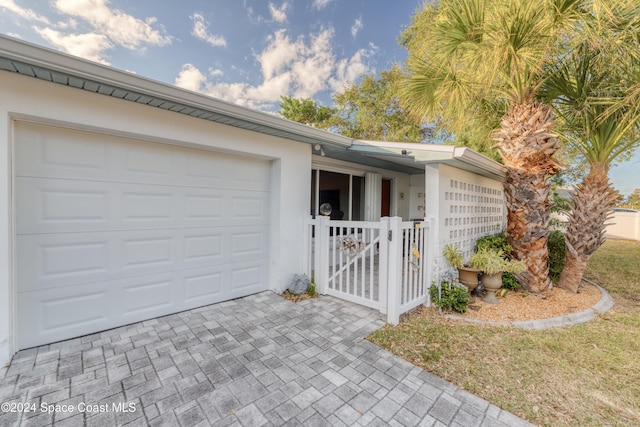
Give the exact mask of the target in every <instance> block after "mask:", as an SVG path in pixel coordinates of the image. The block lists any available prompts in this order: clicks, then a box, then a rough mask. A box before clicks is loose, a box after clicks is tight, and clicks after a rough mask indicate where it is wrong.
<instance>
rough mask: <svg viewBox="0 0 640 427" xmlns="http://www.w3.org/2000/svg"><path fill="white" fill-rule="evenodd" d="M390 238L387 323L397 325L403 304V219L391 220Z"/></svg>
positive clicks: (395, 218) (395, 217) (393, 218)
mask: <svg viewBox="0 0 640 427" xmlns="http://www.w3.org/2000/svg"><path fill="white" fill-rule="evenodd" d="M389 236H390V237H391V239H390V241H389V256H388V258H387V259H388V260H389V263H388V264H389V267H388V268H389V272H388V275H387V277H388V280H387V288H388V297H387V322H388V323H391V324H393V325H397V324H398V323H399V322H400V304H401V303H402V218H400V217H397V216H394V217H392V218H389Z"/></svg>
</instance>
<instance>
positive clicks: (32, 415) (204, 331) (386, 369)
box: [0, 292, 529, 427]
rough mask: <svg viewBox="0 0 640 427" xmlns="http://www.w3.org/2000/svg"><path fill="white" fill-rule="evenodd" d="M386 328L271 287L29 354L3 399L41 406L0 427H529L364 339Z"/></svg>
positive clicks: (324, 301) (361, 310) (17, 362)
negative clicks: (282, 294)
mask: <svg viewBox="0 0 640 427" xmlns="http://www.w3.org/2000/svg"><path fill="white" fill-rule="evenodd" d="M382 324H383V320H382V316H381V315H380V314H379V313H377V312H376V311H374V310H370V309H368V308H365V307H360V306H357V305H354V304H351V303H348V302H345V301H342V300H339V299H336V298H331V297H324V296H323V297H320V298H319V299H316V300H307V301H303V302H300V303H297V304H294V303H291V302H289V301H286V300H284V299H282V298H281V297H280V296H278V295H276V294H274V293H272V292H263V293H260V294H257V295H253V296H250V297H246V298H242V299H238V300H234V301H229V302H225V303H221V304H214V305H210V306H207V307H202V308H199V309H195V310H191V311H187V312H183V313H178V314H174V315H171V316H166V317H161V318H157V319H153V320H149V321H146V322H141V323H136V324H133V325H129V326H125V327H121V328H117V329H113V330H109V331H106V332H102V333H98V334H93V335H89V336H85V337H82V338H76V339H73V340H69V341H64V342H60V343H55V344H51V345H47V346H42V347H38V348H34V349H29V350H23V351H21V352H19V353H18V354H17V355H16V356H15V357H14V359H13V362H12V364H11V365H10V367H9V369H8V370H7V371H6V374H5V376H4V378H2V379H0V402H5V403H7V402H9V403H11V402H14V403H16V402H27V403H29V404H31V405H34V406H35V407H36V411H35V412H27V413H16V412H13V413H0V425H2V426H4V425H34V426H35V425H51V424H52V423H53V424H55V425H56V426H75V425H78V426H80V425H87V426H94V425H96V426H113V425H132V426H133V425H152V426H155V425H167V426H177V425H182V426H193V425H202V426H206V425H216V426H218V425H220V426H225V425H241V426H260V425H285V424H286V425H292V426H293V425H303V426H322V425H330V426H341V425H364V426H375V425H380V426H383V425H385V426H386V425H392V426H394V425H395V426H416V425H423V426H442V425H449V426H464V427H467V426H526V425H529V424H528V423H526V422H525V421H523V420H522V419H520V418H517V417H515V416H514V415H512V414H510V413H508V412H505V411H502V410H501V409H499V408H498V407H496V406H493V405H490V404H489V403H488V402H486V401H485V400H482V399H480V398H478V397H476V396H474V395H472V394H470V393H468V392H466V391H463V390H460V389H459V388H457V387H455V386H454V385H452V384H450V383H448V382H446V381H444V380H442V379H440V378H438V377H436V376H434V375H432V374H430V373H428V372H426V371H424V370H422V369H420V368H418V367H415V366H413V365H411V364H410V363H408V362H406V361H404V360H402V359H400V358H397V357H395V356H393V355H392V354H391V353H389V352H387V351H386V350H383V349H381V348H380V347H378V346H376V345H374V344H372V343H370V342H368V341H366V340H365V339H364V337H365V336H367V335H368V334H369V333H371V332H372V331H373V330H375V329H377V328H379V327H380V326H381V325H382ZM43 404H44V406H43ZM47 405H58V407H57V408H55V407H51V406H47ZM63 405H68V406H63ZM69 408H71V409H73V412H70V410H69ZM43 409H45V410H43ZM49 409H52V410H51V411H49ZM124 409H127V410H128V411H127V412H124ZM56 410H58V411H57V412H56Z"/></svg>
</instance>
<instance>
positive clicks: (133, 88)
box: [0, 35, 504, 179]
mask: <svg viewBox="0 0 640 427" xmlns="http://www.w3.org/2000/svg"><path fill="white" fill-rule="evenodd" d="M0 70H5V71H9V72H13V73H18V74H21V75H25V76H29V77H33V78H37V79H40V80H45V81H48V82H52V83H57V84H61V85H65V86H70V87H73V88H77V89H81V90H86V91H89V92H93V93H98V94H101V95H106V96H111V97H114V98H119V99H124V100H127V101H130V102H135V103H139V104H144V105H148V106H152V107H156V108H162V109H164V110H169V111H173V112H176V113H179V114H185V115H188V116H192V117H195V118H199V119H202V120H209V121H213V122H218V123H222V124H225V125H229V126H235V127H238V128H242V129H247V130H251V131H254V132H259V133H263V134H266V135H272V136H277V137H280V138H285V139H290V140H294V141H299V142H304V143H307V144H313V145H315V144H321V145H322V147H323V151H324V153H325V155H326V156H327V157H331V158H335V159H340V160H344V161H349V162H356V163H360V164H364V165H368V166H372V167H376V168H383V169H390V170H394V171H397V172H402V173H408V174H415V173H421V172H424V164H425V163H432V161H429V159H430V158H432V157H433V156H434V155H435V156H438V154H437V153H439V152H441V151H443V149H442V148H440V147H449V146H439V145H431V144H396V143H380V142H376V141H356V140H353V139H351V138H347V137H344V136H342V135H336V134H333V133H331V132H327V131H324V130H320V129H316V128H313V127H310V126H306V125H303V124H300V123H297V122H293V121H290V120H286V119H284V118H281V117H277V116H275V115H272V114H268V113H263V112H260V111H255V110H251V109H248V108H245V107H241V106H239V105H236V104H232V103H229V102H226V101H222V100H220V99H215V98H212V97H209V96H206V95H203V94H200V93H197V92H192V91H189V90H185V89H182V88H179V87H176V86H172V85H168V84H165V83H161V82H158V81H154V80H151V79H147V78H144V77H140V76H137V75H135V74H132V73H128V72H125V71H120V70H117V69H115V68H112V67H107V66H104V65H102V64H98V63H95V62H91V61H87V60H84V59H82V58H78V57H75V56H71V55H68V54H65V53H61V52H58V51H55V50H52V49H47V48H44V47H41V46H37V45H34V44H31V43H26V42H24V41H22V40H18V39H14V38H12V37H8V36H4V35H0ZM365 146H370V147H372V149H371V150H367V149H365V148H363V147H365ZM406 146H409V148H408V149H409V150H410V151H412V152H413V153H416V155H413V156H411V158H412V159H413V161H407V160H408V158H407V157H406V156H403V155H402V154H401V153H400V151H398V150H402V149H405V150H407V148H406ZM385 147H386V148H385ZM403 147H405V148H403ZM455 148H456V147H449V148H445V149H444V151H445V152H451V153H453V152H454V151H452V150H453V149H455ZM463 150H465V149H463ZM466 150H467V152H468V153H473V154H475V156H473V155H468V154H467V155H465V153H464V152H461V153H462V154H460V155H458V156H455V155H452V156H448V155H445V156H448V157H447V158H443V159H440V160H436V162H442V163H448V164H451V165H453V166H456V167H460V168H462V169H466V170H470V171H472V172H476V173H480V174H482V175H485V176H489V177H492V178H496V179H501V178H502V176H504V171H503V169H502V166H501V165H499V164H498V163H496V162H494V161H492V160H490V159H488V158H486V157H484V156H482V155H480V154H478V153H475V152H473V151H472V150H469V149H466ZM385 153H389V154H391V156H390V157H385ZM398 156H400V158H397V157H398ZM478 156H479V157H478ZM394 157H396V158H394ZM476 157H478V158H482V159H484V160H481V161H477V159H476V161H475V162H474V161H471V160H473V159H472V158H476ZM468 161H471V162H470V163H469V162H468Z"/></svg>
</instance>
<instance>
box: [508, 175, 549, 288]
mask: <svg viewBox="0 0 640 427" xmlns="http://www.w3.org/2000/svg"><path fill="white" fill-rule="evenodd" d="M547 180H548V177H547V172H546V171H539V172H537V173H530V172H527V171H522V170H515V169H508V170H507V174H506V176H505V181H504V190H505V191H504V192H505V200H506V204H507V240H508V242H509V244H510V245H511V247H512V248H513V255H514V257H515V258H516V259H523V260H525V261H526V263H527V270H526V271H525V272H524V273H521V274H518V275H516V276H517V277H518V279H519V281H520V283H521V284H522V285H523V287H524V288H525V289H527V290H529V291H530V292H544V291H546V290H548V289H550V287H551V280H550V279H549V250H548V247H547V242H548V240H549V228H548V226H547V225H548V223H549V209H548V208H549V197H548V196H549V191H550V185H548V184H547Z"/></svg>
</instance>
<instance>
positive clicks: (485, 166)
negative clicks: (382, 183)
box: [348, 140, 505, 180]
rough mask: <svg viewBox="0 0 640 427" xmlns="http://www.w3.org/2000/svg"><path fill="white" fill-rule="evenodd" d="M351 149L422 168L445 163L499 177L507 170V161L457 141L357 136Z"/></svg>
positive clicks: (495, 177) (494, 177)
mask: <svg viewBox="0 0 640 427" xmlns="http://www.w3.org/2000/svg"><path fill="white" fill-rule="evenodd" d="M348 150H349V151H350V152H354V153H359V154H364V155H366V156H368V157H370V158H375V159H380V160H385V161H387V162H393V163H396V164H398V165H402V166H405V167H412V168H417V169H421V170H422V171H424V165H427V164H438V163H444V164H447V165H450V166H453V167H456V168H459V169H463V170H467V171H469V172H473V173H476V174H479V175H482V176H486V177H489V178H493V179H497V180H502V178H504V174H505V168H504V166H503V165H501V164H499V163H497V162H495V161H493V160H491V159H489V158H488V157H485V156H483V155H481V154H479V153H477V152H475V151H473V150H471V149H469V148H466V147H456V146H453V145H441V144H437V145H436V144H416V143H397V142H382V141H360V140H355V141H353V143H352V144H351V146H350V147H349V148H348Z"/></svg>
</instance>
